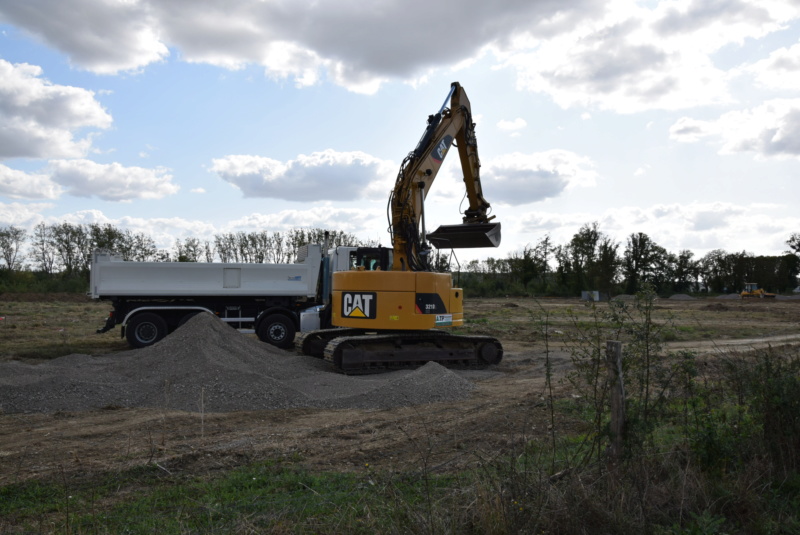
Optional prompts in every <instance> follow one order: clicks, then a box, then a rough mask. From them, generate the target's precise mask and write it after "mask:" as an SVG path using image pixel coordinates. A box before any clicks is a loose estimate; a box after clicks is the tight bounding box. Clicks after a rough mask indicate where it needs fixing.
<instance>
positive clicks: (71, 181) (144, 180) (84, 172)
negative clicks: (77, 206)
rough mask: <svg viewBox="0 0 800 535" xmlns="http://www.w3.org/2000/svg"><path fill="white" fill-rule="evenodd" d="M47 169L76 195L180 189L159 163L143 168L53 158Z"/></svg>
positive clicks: (142, 194)
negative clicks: (150, 167) (149, 167)
mask: <svg viewBox="0 0 800 535" xmlns="http://www.w3.org/2000/svg"><path fill="white" fill-rule="evenodd" d="M48 171H49V172H50V175H51V178H52V180H53V181H54V182H56V183H58V184H60V185H61V186H64V188H66V190H67V193H69V194H70V195H74V196H76V197H97V198H100V199H103V200H106V201H130V200H133V199H161V198H162V197H166V196H167V195H172V194H174V193H177V192H178V189H179V187H178V186H177V185H175V184H173V183H172V175H170V174H169V170H168V169H165V168H162V167H157V168H154V169H146V168H143V167H125V166H123V165H120V164H119V163H111V164H99V163H95V162H92V161H90V160H53V161H51V162H50V165H49V166H48Z"/></svg>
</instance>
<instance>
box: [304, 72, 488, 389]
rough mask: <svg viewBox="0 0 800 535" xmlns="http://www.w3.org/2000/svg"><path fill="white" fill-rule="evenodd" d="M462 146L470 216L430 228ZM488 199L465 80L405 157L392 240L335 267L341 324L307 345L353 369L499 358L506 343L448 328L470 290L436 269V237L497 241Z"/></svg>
mask: <svg viewBox="0 0 800 535" xmlns="http://www.w3.org/2000/svg"><path fill="white" fill-rule="evenodd" d="M452 146H455V147H457V148H458V153H459V158H460V161H461V168H462V171H463V175H464V184H465V186H466V198H467V199H468V202H469V207H468V208H467V209H466V210H465V211H464V214H463V219H462V223H461V224H458V225H445V226H440V227H439V228H438V229H437V230H436V231H434V232H431V233H430V234H426V230H425V212H424V201H425V198H426V196H427V194H428V192H429V191H430V188H431V185H432V184H433V181H434V179H435V178H436V175H437V173H438V172H439V169H440V167H441V165H442V162H443V160H444V158H445V156H446V155H447V153H448V152H449V150H450V148H451V147H452ZM490 210H491V206H490V204H489V203H488V202H486V200H485V199H484V198H483V189H482V186H481V181H480V160H479V158H478V145H477V141H476V138H475V124H474V123H473V121H472V110H471V106H470V102H469V99H468V98H467V94H466V92H465V91H464V89H463V88H462V87H461V85H460V84H459V83H458V82H454V83H453V84H451V86H450V92H449V94H448V95H447V98H446V99H445V101H444V103H443V104H442V106H441V108H440V109H439V111H438V112H437V113H435V114H433V115H430V116H429V117H428V123H427V126H426V128H425V131H424V132H423V134H422V137H421V138H420V140H419V142H418V143H417V146H416V147H415V148H414V150H413V151H411V152H410V153H409V154H408V155H407V156H406V158H405V159H404V160H403V162H402V164H401V166H400V171H399V172H398V175H397V180H396V182H395V186H394V189H393V191H392V193H391V196H390V198H389V203H388V207H387V215H388V219H389V232H390V234H391V243H392V247H391V248H385V247H378V248H369V249H365V248H362V249H359V253H358V256H359V258H357V259H356V260H355V261H354V264H355V267H354V269H352V270H350V271H337V272H334V273H333V274H332V283H331V302H330V304H329V307H330V310H329V315H330V324H331V325H332V326H333V327H334V328H332V329H323V330H317V331H311V332H308V333H303V334H302V335H301V336H299V337H298V338H297V339H296V347H297V349H298V351H299V352H301V353H303V354H307V355H314V356H317V357H324V358H325V359H326V360H329V361H331V362H332V363H333V364H334V365H335V366H336V368H338V369H339V370H341V371H343V372H345V373H363V372H365V371H370V370H373V369H375V368H378V369H387V368H389V369H392V368H397V367H408V366H415V365H419V364H423V363H425V362H431V361H435V362H440V363H444V364H453V365H468V366H485V365H490V364H496V363H498V362H500V360H501V359H502V357H503V347H502V345H501V344H500V342H499V341H498V340H497V339H495V338H493V337H490V336H480V335H457V334H453V333H449V332H447V331H445V330H442V328H444V327H453V326H460V325H463V323H464V314H463V298H464V296H463V292H462V290H461V289H460V288H454V287H453V281H452V277H451V275H450V274H449V273H436V272H433V271H432V268H431V252H432V247H431V244H432V245H433V246H435V247H437V248H440V249H451V248H452V249H456V248H468V247H497V246H498V245H499V244H500V223H495V222H492V220H493V219H494V216H492V215H489V213H490Z"/></svg>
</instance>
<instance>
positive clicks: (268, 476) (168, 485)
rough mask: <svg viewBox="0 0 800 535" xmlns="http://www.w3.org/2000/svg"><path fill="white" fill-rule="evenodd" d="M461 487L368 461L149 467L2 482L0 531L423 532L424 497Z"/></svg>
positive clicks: (427, 499)
mask: <svg viewBox="0 0 800 535" xmlns="http://www.w3.org/2000/svg"><path fill="white" fill-rule="evenodd" d="M458 486H459V485H457V484H455V483H454V480H453V478H452V477H445V476H438V477H435V478H433V477H432V478H425V477H416V478H415V477H409V476H407V475H406V476H395V475H386V474H377V473H373V472H372V471H371V470H370V469H369V467H368V466H365V467H364V469H363V470H362V471H361V472H359V473H337V472H321V473H313V472H311V471H309V470H306V469H304V468H302V467H300V466H295V465H291V464H284V463H279V462H261V463H256V464H251V465H248V466H245V467H242V468H239V469H236V470H232V471H230V472H227V473H224V474H222V475H220V476H218V477H209V478H199V477H190V478H187V477H183V476H181V475H173V474H168V473H166V472H165V471H164V470H162V469H160V468H159V467H157V466H155V465H151V466H148V467H143V468H137V469H135V470H131V471H129V472H125V473H116V474H105V475H102V476H99V477H95V478H92V479H88V480H85V481H82V482H72V481H63V482H50V483H43V482H37V481H31V482H27V483H22V484H17V485H10V486H6V487H4V488H2V489H0V518H1V519H3V520H0V531H3V532H4V533H5V532H14V531H17V532H36V533H48V532H54V533H165V534H170V533H175V534H181V533H239V532H243V533H342V532H350V533H388V532H391V531H393V530H397V531H398V532H403V533H404V532H417V531H418V529H417V528H418V527H422V526H424V525H425V524H427V523H428V522H433V521H435V522H439V521H440V520H434V519H433V518H430V517H426V512H425V511H426V509H427V505H426V504H427V503H430V502H431V501H433V502H436V501H438V500H440V499H442V497H447V496H448V495H452V494H453V492H454V490H455V489H457V488H458ZM411 511H413V514H410V512H411ZM439 512H440V511H439ZM12 526H13V529H12Z"/></svg>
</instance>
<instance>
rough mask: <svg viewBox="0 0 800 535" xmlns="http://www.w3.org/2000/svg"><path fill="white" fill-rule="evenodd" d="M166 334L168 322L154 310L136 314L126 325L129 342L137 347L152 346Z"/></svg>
mask: <svg viewBox="0 0 800 535" xmlns="http://www.w3.org/2000/svg"><path fill="white" fill-rule="evenodd" d="M166 335H167V322H166V321H164V318H162V317H161V316H159V315H158V314H155V313H153V312H142V313H141V314H136V315H135V316H134V317H133V318H132V319H131V320H130V321H129V322H128V325H127V326H126V327H125V337H126V338H127V339H128V344H130V345H131V347H136V348H141V347H147V346H151V345H153V344H155V343H156V342H158V341H159V340H161V339H162V338H164V337H165V336H166Z"/></svg>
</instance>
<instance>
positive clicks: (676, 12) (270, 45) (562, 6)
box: [0, 0, 798, 112]
mask: <svg viewBox="0 0 800 535" xmlns="http://www.w3.org/2000/svg"><path fill="white" fill-rule="evenodd" d="M423 12H424V16H420V13H421V12H420V10H419V9H409V7H408V3H407V2H403V1H401V0H384V1H381V2H379V3H372V4H369V5H363V4H360V3H357V2H345V3H342V2H337V3H330V2H322V3H320V2H314V1H313V0H276V1H271V2H256V1H253V0H231V1H228V2H224V3H220V2H216V1H213V0H199V1H198V0H176V1H171V2H157V1H155V0H140V1H137V2H108V1H106V0H75V1H73V2H62V1H58V0H26V1H25V2H5V3H3V4H2V5H0V20H5V21H7V22H10V23H12V24H15V25H17V26H19V27H20V28H22V29H24V30H25V31H27V32H29V33H31V34H33V35H35V36H37V37H38V38H39V39H40V40H42V41H44V42H45V43H47V44H48V45H50V46H51V47H53V48H56V49H58V50H61V51H62V52H64V53H66V54H67V55H68V56H69V58H70V60H71V61H72V63H73V64H75V65H77V66H80V67H82V68H84V69H88V70H91V71H93V72H97V73H103V74H109V73H117V72H120V71H129V70H136V69H141V68H144V67H146V66H147V65H149V64H151V63H153V62H158V61H161V60H163V59H164V58H165V57H167V56H168V55H169V48H170V47H171V48H173V49H175V50H176V51H177V53H178V57H179V58H180V59H181V60H183V61H188V62H196V63H207V64H212V65H217V66H220V67H223V68H227V69H239V68H243V67H244V66H246V65H251V64H255V65H261V66H263V67H264V70H265V73H266V75H267V76H269V77H273V78H290V79H292V80H293V81H294V83H295V84H296V85H297V86H308V85H312V84H315V83H317V82H318V81H320V80H323V79H327V80H330V81H332V82H333V83H335V84H338V85H341V86H343V87H346V88H347V89H349V90H351V91H356V92H360V93H374V92H376V91H377V90H378V89H379V88H380V86H381V84H383V83H384V82H385V81H387V80H390V79H402V80H406V81H409V82H415V81H419V80H423V79H425V77H426V76H427V75H428V74H429V73H430V72H431V71H432V70H435V69H442V68H448V67H452V68H459V67H461V66H463V65H468V64H470V63H471V62H474V61H476V59H478V58H482V57H486V55H487V54H488V53H493V54H494V55H495V56H496V57H497V58H499V59H500V61H501V62H502V64H503V65H505V66H507V67H510V68H513V69H515V70H516V71H517V74H518V85H519V87H520V88H522V89H526V90H530V91H536V92H543V93H546V94H548V95H550V96H551V98H553V99H554V100H555V101H556V102H557V103H559V104H560V105H562V106H564V107H568V106H575V105H580V106H589V105H596V106H598V107H600V108H603V109H612V110H616V111H622V112H634V111H637V110H642V109H650V108H654V107H655V108H663V109H681V108H686V107H690V106H695V105H699V104H707V103H718V102H725V101H728V100H729V97H728V94H727V91H726V78H725V73H724V72H722V71H721V70H720V69H717V68H716V67H715V66H714V64H713V61H712V60H711V55H712V54H713V53H714V52H716V51H718V50H719V49H720V48H722V47H724V46H725V45H728V44H731V43H742V42H743V41H744V40H745V39H747V38H754V39H757V38H760V37H763V36H764V35H765V34H767V33H769V32H772V31H776V30H779V29H781V28H782V27H783V25H784V24H785V23H786V22H787V21H789V20H791V19H792V18H793V17H796V16H797V14H798V7H797V5H796V4H795V5H792V4H791V3H789V2H785V0H762V1H760V2H758V3H757V4H755V3H753V2H746V1H744V0H714V1H712V2H692V1H688V0H676V1H670V2H658V3H655V4H653V5H647V4H643V3H641V2H635V1H633V0H615V1H613V2H602V1H599V0H541V1H537V2H529V1H526V0H506V1H503V2H494V3H487V2H483V1H480V0H441V1H439V2H435V3H428V4H426V5H425V6H424V8H423ZM443 20H446V21H447V22H448V25H449V27H451V28H464V29H467V28H468V29H469V30H468V31H467V30H465V31H442V21H443ZM375 43H380V46H376V45H375ZM775 59H776V61H777V60H778V59H779V58H775Z"/></svg>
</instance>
